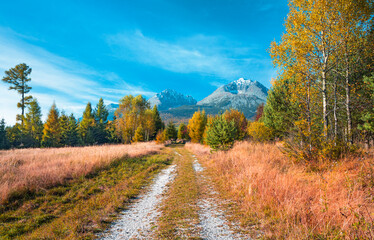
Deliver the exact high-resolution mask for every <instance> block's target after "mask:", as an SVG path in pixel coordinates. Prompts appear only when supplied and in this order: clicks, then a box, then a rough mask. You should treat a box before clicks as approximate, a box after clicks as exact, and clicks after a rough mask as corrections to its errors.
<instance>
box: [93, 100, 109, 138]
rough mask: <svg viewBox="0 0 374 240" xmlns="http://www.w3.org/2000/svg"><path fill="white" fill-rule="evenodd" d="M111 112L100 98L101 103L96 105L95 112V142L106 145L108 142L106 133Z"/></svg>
mask: <svg viewBox="0 0 374 240" xmlns="http://www.w3.org/2000/svg"><path fill="white" fill-rule="evenodd" d="M108 115H109V112H108V110H107V109H106V107H105V105H104V100H103V99H102V98H100V100H99V103H98V104H97V105H96V109H95V111H94V117H95V130H94V135H95V142H97V143H99V144H103V143H106V142H107V141H108V139H107V138H108V134H107V131H106V125H107V123H108Z"/></svg>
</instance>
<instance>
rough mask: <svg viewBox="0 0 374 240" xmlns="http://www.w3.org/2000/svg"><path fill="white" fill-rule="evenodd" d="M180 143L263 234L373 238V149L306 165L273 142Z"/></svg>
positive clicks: (297, 236)
mask: <svg viewBox="0 0 374 240" xmlns="http://www.w3.org/2000/svg"><path fill="white" fill-rule="evenodd" d="M186 147H187V148H188V149H189V150H191V151H192V152H194V153H195V154H196V155H198V156H199V157H200V158H201V159H202V160H203V162H204V164H205V165H206V166H207V167H208V169H210V171H211V173H212V175H213V177H214V178H215V180H217V183H218V185H219V186H220V187H221V190H222V191H223V192H225V193H227V194H228V195H229V196H230V197H232V198H234V199H235V200H236V201H237V203H239V206H240V208H241V212H242V213H243V212H244V213H245V214H244V215H243V216H241V218H242V220H246V221H252V222H253V221H255V222H256V223H257V224H258V225H259V226H260V228H261V229H263V231H264V235H265V236H266V237H271V238H293V239H305V238H322V239H325V238H371V239H372V238H374V230H373V229H374V225H373V224H374V222H373V218H374V158H373V154H369V155H368V156H367V157H366V158H365V159H357V158H356V159H344V160H342V161H340V162H338V163H329V164H326V163H325V166H324V168H323V169H324V170H323V171H321V170H320V171H310V170H308V168H306V167H305V166H302V165H295V164H292V162H291V161H289V160H288V159H287V158H286V157H284V155H283V154H282V153H281V152H280V150H279V149H278V148H277V147H276V146H275V145H274V144H254V143H248V142H242V143H237V144H236V145H235V146H234V148H233V149H232V150H230V151H228V152H226V153H225V152H218V153H214V154H209V149H207V148H206V147H204V146H201V145H198V144H187V145H186ZM256 219H257V220H256Z"/></svg>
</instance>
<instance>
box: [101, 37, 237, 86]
mask: <svg viewBox="0 0 374 240" xmlns="http://www.w3.org/2000/svg"><path fill="white" fill-rule="evenodd" d="M107 41H108V43H109V44H110V45H111V46H112V47H113V50H114V55H115V56H116V57H119V58H123V59H126V60H133V61H138V62H141V63H143V64H147V65H150V66H155V67H159V68H162V69H165V70H168V71H172V72H178V73H200V74H205V75H214V76H217V77H221V78H225V79H231V78H233V77H237V76H240V75H241V74H242V72H243V69H242V68H243V66H238V64H237V63H236V61H235V60H233V59H231V56H228V55H226V54H225V53H224V52H223V51H212V49H213V48H215V50H217V49H218V48H219V47H218V46H214V45H211V44H212V43H213V44H214V43H215V42H216V41H217V40H216V39H215V38H214V37H205V36H202V35H198V36H196V37H192V38H189V39H185V40H182V41H179V42H174V43H170V42H166V41H160V40H156V39H153V38H150V37H147V36H144V35H143V33H142V32H141V31H139V30H137V31H135V32H130V33H121V34H117V35H111V36H108V37H107ZM205 47H206V48H205Z"/></svg>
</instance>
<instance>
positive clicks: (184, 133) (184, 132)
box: [178, 123, 189, 140]
mask: <svg viewBox="0 0 374 240" xmlns="http://www.w3.org/2000/svg"><path fill="white" fill-rule="evenodd" d="M188 138H189V136H188V129H187V126H186V124H184V123H181V124H180V125H179V127H178V139H185V140H187V139H188Z"/></svg>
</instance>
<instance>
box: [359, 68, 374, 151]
mask: <svg viewBox="0 0 374 240" xmlns="http://www.w3.org/2000/svg"><path fill="white" fill-rule="evenodd" d="M364 82H365V83H366V85H367V88H368V89H369V90H368V92H369V94H368V96H369V98H370V100H371V101H369V106H368V108H367V109H365V110H364V111H362V113H361V116H360V120H361V124H359V126H358V128H359V129H360V130H362V131H363V132H364V134H365V135H366V139H365V140H366V142H367V144H368V145H369V144H370V142H371V140H372V139H373V138H374V73H372V74H371V76H370V77H364Z"/></svg>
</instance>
